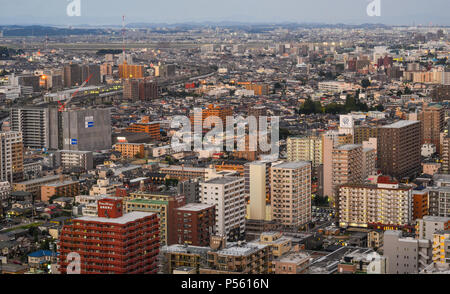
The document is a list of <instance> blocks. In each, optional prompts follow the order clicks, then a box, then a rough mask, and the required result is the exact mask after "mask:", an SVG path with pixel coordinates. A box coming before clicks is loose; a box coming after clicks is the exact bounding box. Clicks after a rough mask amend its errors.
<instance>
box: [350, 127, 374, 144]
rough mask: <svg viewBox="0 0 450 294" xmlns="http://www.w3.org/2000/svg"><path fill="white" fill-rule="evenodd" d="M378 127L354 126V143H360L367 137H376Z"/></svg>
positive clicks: (366, 139) (367, 139)
mask: <svg viewBox="0 0 450 294" xmlns="http://www.w3.org/2000/svg"><path fill="white" fill-rule="evenodd" d="M377 135H378V128H377V127H375V126H356V127H355V128H354V134H353V136H354V143H355V144H362V143H363V142H364V141H369V138H377Z"/></svg>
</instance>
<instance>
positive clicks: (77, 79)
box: [64, 64, 83, 88]
mask: <svg viewBox="0 0 450 294" xmlns="http://www.w3.org/2000/svg"><path fill="white" fill-rule="evenodd" d="M82 83H83V80H82V79H81V67H80V65H79V64H66V65H64V87H66V88H71V87H75V86H80V85H81V84H82Z"/></svg>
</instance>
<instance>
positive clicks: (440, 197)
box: [428, 186, 450, 217]
mask: <svg viewBox="0 0 450 294" xmlns="http://www.w3.org/2000/svg"><path fill="white" fill-rule="evenodd" d="M428 214H429V215H432V216H441V217H450V187H448V186H446V187H429V188H428Z"/></svg>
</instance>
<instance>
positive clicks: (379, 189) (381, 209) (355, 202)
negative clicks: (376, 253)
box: [338, 176, 412, 228]
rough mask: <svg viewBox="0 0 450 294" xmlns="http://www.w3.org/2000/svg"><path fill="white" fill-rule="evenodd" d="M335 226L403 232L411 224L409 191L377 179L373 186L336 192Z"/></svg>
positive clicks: (352, 186) (349, 186)
mask: <svg viewBox="0 0 450 294" xmlns="http://www.w3.org/2000/svg"><path fill="white" fill-rule="evenodd" d="M338 203H339V213H338V215H339V226H341V227H365V228H367V227H372V228H378V227H390V228H404V227H408V226H410V224H411V221H412V219H411V217H412V188H411V187H407V186H404V185H401V184H399V183H398V182H396V181H392V180H391V179H389V178H388V177H384V176H379V177H378V179H377V183H376V184H343V185H341V186H340V188H339V197H338Z"/></svg>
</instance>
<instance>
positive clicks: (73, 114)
mask: <svg viewBox="0 0 450 294" xmlns="http://www.w3.org/2000/svg"><path fill="white" fill-rule="evenodd" d="M111 131H112V130H111V112H110V110H109V109H80V110H67V111H64V112H61V129H60V133H61V134H62V142H61V144H60V145H62V148H60V149H63V150H71V151H72V150H75V151H99V150H107V149H111V144H112V143H111V141H112V138H111Z"/></svg>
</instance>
